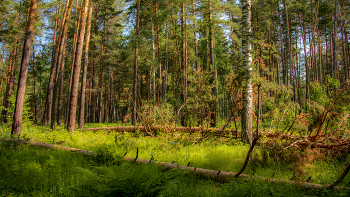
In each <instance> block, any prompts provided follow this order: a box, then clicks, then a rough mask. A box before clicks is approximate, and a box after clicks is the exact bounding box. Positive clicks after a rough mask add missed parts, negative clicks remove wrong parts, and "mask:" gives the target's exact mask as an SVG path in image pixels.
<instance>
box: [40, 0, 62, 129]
mask: <svg viewBox="0 0 350 197" xmlns="http://www.w3.org/2000/svg"><path fill="white" fill-rule="evenodd" d="M67 7H68V0H67V2H66V8H65V10H66V9H67ZM57 12H58V13H57V14H58V15H59V13H60V7H59V8H58V11H57ZM65 16H66V13H64V17H63V19H62V23H61V33H60V36H58V37H57V31H58V27H57V23H58V19H57V20H56V21H55V31H54V38H53V44H54V45H53V51H52V60H51V63H52V64H51V73H50V79H49V84H48V86H47V94H46V102H45V111H44V117H43V125H44V126H46V125H48V124H49V123H50V122H51V115H52V98H53V90H54V85H55V84H54V80H55V79H56V76H55V75H56V74H55V73H56V70H57V69H56V67H57V57H58V53H59V44H58V45H56V43H57V42H59V41H60V40H61V39H62V37H61V35H62V33H63V31H62V29H63V26H64V22H65ZM56 40H57V41H56Z"/></svg>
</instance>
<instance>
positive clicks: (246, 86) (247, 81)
mask: <svg viewBox="0 0 350 197" xmlns="http://www.w3.org/2000/svg"><path fill="white" fill-rule="evenodd" d="M242 6H243V7H242V14H243V15H242V25H243V38H242V53H243V54H242V55H243V65H242V66H243V110H242V118H241V120H242V121H241V125H242V135H241V140H242V142H245V143H249V144H252V141H253V111H254V110H253V97H254V95H253V87H252V71H253V68H252V66H251V64H252V52H251V51H252V46H251V43H250V37H251V0H243V1H242Z"/></svg>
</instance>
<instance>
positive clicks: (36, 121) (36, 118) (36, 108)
mask: <svg viewBox="0 0 350 197" xmlns="http://www.w3.org/2000/svg"><path fill="white" fill-rule="evenodd" d="M32 72H33V81H34V84H33V86H34V124H37V123H38V102H37V97H36V72H35V50H34V38H33V70H32Z"/></svg>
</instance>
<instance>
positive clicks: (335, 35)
mask: <svg viewBox="0 0 350 197" xmlns="http://www.w3.org/2000/svg"><path fill="white" fill-rule="evenodd" d="M333 24H334V26H333V67H332V78H335V77H336V70H337V51H336V45H337V0H335V2H334V20H333Z"/></svg>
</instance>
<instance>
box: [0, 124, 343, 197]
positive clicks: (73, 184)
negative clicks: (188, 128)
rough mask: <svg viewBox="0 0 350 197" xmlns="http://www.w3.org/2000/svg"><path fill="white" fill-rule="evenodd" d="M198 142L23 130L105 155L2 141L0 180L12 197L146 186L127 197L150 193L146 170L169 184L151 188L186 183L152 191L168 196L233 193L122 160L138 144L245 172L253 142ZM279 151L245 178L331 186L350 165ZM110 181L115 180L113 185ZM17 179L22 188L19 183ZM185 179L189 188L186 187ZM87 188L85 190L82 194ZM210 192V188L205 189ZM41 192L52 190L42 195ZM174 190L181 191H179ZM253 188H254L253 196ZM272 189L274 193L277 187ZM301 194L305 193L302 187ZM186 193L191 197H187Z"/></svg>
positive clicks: (184, 137) (147, 153) (178, 158)
mask: <svg viewBox="0 0 350 197" xmlns="http://www.w3.org/2000/svg"><path fill="white" fill-rule="evenodd" d="M91 126H92V125H91ZM0 137H9V128H7V127H3V128H2V129H1V132H0ZM196 137H198V136H196V135H189V134H180V133H177V134H176V133H173V134H162V133H158V135H157V137H155V138H151V137H147V136H144V135H143V134H142V133H124V134H121V133H108V132H107V131H98V132H91V131H76V132H75V133H72V134H69V133H68V132H66V131H65V130H63V129H60V128H58V129H56V130H54V131H51V130H50V129H48V128H46V127H31V128H30V129H27V130H25V131H23V132H22V136H21V138H24V139H27V140H32V141H41V142H45V143H55V144H60V145H64V146H69V147H75V148H80V149H85V150H92V151H95V152H99V153H100V154H99V155H98V156H97V157H96V158H88V157H83V156H81V155H78V154H71V153H66V152H62V151H50V150H41V149H38V148H28V147H27V146H18V147H17V146H15V145H9V144H7V145H6V143H5V142H2V144H5V145H1V146H2V150H1V160H4V161H2V162H1V165H2V166H1V169H2V170H3V172H2V173H3V174H2V175H3V176H2V175H0V177H4V178H1V184H0V185H2V188H1V190H2V191H6V192H5V193H6V195H9V194H10V193H11V192H12V191H14V194H15V193H16V194H17V193H18V191H19V193H23V194H24V193H28V192H29V193H32V194H33V195H34V196H37V194H36V193H35V192H39V190H40V191H41V190H43V191H46V192H48V193H47V194H49V193H51V192H52V191H55V192H54V193H55V195H56V194H57V195H58V196H59V195H61V196H65V195H67V194H68V193H72V192H73V193H74V192H77V194H79V195H80V194H81V195H82V194H84V192H87V194H92V195H95V194H96V195H97V194H101V195H105V196H108V195H109V194H108V192H112V191H109V189H106V191H105V189H104V186H101V185H106V187H107V186H108V185H110V186H108V187H113V188H114V189H116V191H114V192H119V189H118V187H119V186H118V187H117V185H123V184H124V182H128V181H126V179H128V180H129V181H130V182H137V184H136V185H138V186H136V185H134V186H133V188H134V187H136V188H138V189H136V190H137V191H131V193H127V194H126V195H127V196H133V195H134V194H135V193H132V192H140V191H141V190H142V192H141V193H144V191H143V189H142V187H146V186H144V184H148V183H147V181H146V179H145V180H142V179H141V178H140V177H139V176H138V174H140V170H141V171H144V172H147V171H149V170H150V171H149V173H150V174H154V175H157V174H158V175H159V177H158V178H155V179H156V180H162V179H165V180H163V181H160V182H157V183H149V184H156V185H158V186H159V187H160V188H163V187H165V186H164V184H168V182H169V181H170V179H171V180H172V181H173V179H174V177H177V178H175V179H176V180H177V181H178V184H176V183H175V184H174V185H172V186H171V187H170V186H166V187H165V188H166V189H164V188H163V189H155V190H154V191H153V190H152V192H156V193H157V192H158V190H159V191H162V192H161V193H162V194H167V195H169V196H173V195H175V194H176V195H178V196H179V195H180V196H181V195H182V194H181V193H182V192H180V193H179V192H175V191H178V190H180V191H186V192H190V194H189V195H192V196H196V193H193V192H194V191H196V189H191V187H194V188H198V191H202V190H203V189H204V186H202V185H203V184H204V185H206V184H209V185H210V188H216V189H213V191H211V190H209V191H206V192H208V195H209V194H210V195H212V194H215V195H216V193H217V192H220V195H218V196H221V195H224V193H222V192H224V191H225V192H226V190H228V188H231V186H230V187H228V188H226V185H227V184H223V185H221V184H217V183H213V182H210V181H205V180H201V179H198V178H195V177H187V176H184V175H183V174H181V173H179V172H178V171H177V172H173V171H171V172H167V173H168V174H167V173H166V174H163V173H160V172H158V171H157V169H156V167H144V166H142V165H141V166H137V165H133V164H127V163H123V164H121V162H120V159H121V158H122V157H123V156H124V154H125V153H126V156H129V157H135V156H136V147H138V148H139V158H144V159H150V158H151V157H152V156H153V157H154V158H155V160H157V161H164V162H172V161H175V162H176V163H177V164H180V165H187V164H189V165H190V166H193V167H200V168H206V169H213V170H223V171H226V170H230V171H233V172H237V171H238V170H239V169H240V168H241V166H242V164H243V162H244V158H245V155H246V153H247V150H248V148H249V147H248V146H247V145H243V144H242V143H241V142H239V141H238V140H234V139H231V140H225V139H223V138H221V139H218V138H211V139H208V140H205V141H203V142H201V143H193V142H194V141H195V140H196ZM4 146H5V148H4ZM6 146H7V148H6ZM11 146H12V147H11ZM278 150H280V149H278V147H270V149H262V147H257V148H256V149H255V151H254V153H253V157H252V159H251V162H250V163H249V165H248V167H247V169H246V171H245V172H244V173H245V174H250V175H255V176H263V177H274V178H278V179H291V178H292V179H294V180H301V181H305V180H306V179H307V178H308V177H309V176H311V180H310V181H311V182H313V183H320V184H330V183H332V182H333V181H334V180H336V179H337V177H339V175H340V174H341V173H342V171H343V169H344V167H345V165H346V163H347V162H348V160H349V159H348V157H347V156H343V157H338V158H325V157H322V158H315V155H317V154H315V153H313V152H312V151H311V150H309V151H305V152H303V153H300V154H294V156H293V154H291V152H288V151H285V152H281V151H278ZM299 152H300V151H299ZM10 153H11V154H10ZM300 155H304V157H303V158H301V157H300ZM142 168H147V169H142ZM4 169H5V170H4ZM152 170H155V171H156V172H153V171H152ZM51 171H52V172H51ZM125 171H127V172H130V173H131V172H133V173H135V174H134V175H127V176H126V174H125V173H124V172H125ZM16 173H18V175H19V177H17V178H16V176H15V178H14V179H12V178H11V176H13V175H16ZM159 173H160V174H159ZM131 174H132V173H131ZM150 174H148V175H145V177H149V176H150ZM124 176H126V177H124ZM128 176H130V177H128ZM113 177H114V178H115V177H119V178H121V179H122V177H124V178H123V181H121V182H118V181H116V180H113ZM136 177H137V178H136ZM179 177H180V178H179ZM31 179H34V180H37V182H36V181H34V182H32V181H30V180H31ZM133 179H135V180H133ZM168 179H169V181H168ZM9 180H11V181H10V182H12V184H7V183H9ZM22 180H23V181H22ZM26 180H27V182H26ZM108 180H113V181H112V182H108ZM138 180H140V181H138ZM349 181H350V178H349V177H346V178H345V180H344V181H343V182H342V184H341V185H346V184H347V183H348V182H349ZM16 182H20V183H19V184H15V183H16ZM175 182H176V181H175ZM183 182H187V183H186V184H185V185H183V184H182V183H183ZM122 183H123V184H122ZM113 184H114V185H113ZM115 184H117V185H115ZM231 184H233V183H231ZM235 184H238V186H237V187H241V186H240V185H241V184H243V185H244V184H246V185H245V186H242V187H248V188H249V187H252V188H255V187H253V186H251V185H254V184H262V186H261V187H263V188H264V187H265V183H264V184H263V183H262V182H260V181H257V180H254V181H250V182H249V183H247V182H245V181H243V182H241V181H239V182H235ZM269 184H270V183H269ZM95 185H97V186H95ZM130 185H132V184H131V183H128V184H126V185H125V187H126V186H130ZM211 185H213V186H211ZM270 185H273V184H270ZM158 186H157V187H158ZM82 187H83V188H84V189H82ZM120 187H122V186H120ZM123 187H124V186H123ZM139 187H141V188H139ZM152 187H153V186H152ZM154 187H156V186H154ZM202 187H203V189H201V188H202ZM205 187H207V186H205ZM208 187H209V186H208ZM232 187H234V186H232ZM271 187H272V186H271ZM273 187H277V188H279V187H281V186H279V185H276V186H273ZM286 187H287V186H286ZM289 187H291V186H289ZM33 188H45V189H39V190H37V189H33ZM86 188H90V189H86ZM174 188H176V189H174ZM225 188H226V189H225ZM173 189H174V190H173ZM138 190H140V191H138ZM218 190H220V191H218ZM259 190H260V189H259ZM283 190H286V189H283ZM147 191H148V190H147ZM171 191H173V192H174V193H173V194H171ZM235 191H236V190H235ZM237 191H241V192H243V193H244V192H245V190H244V189H240V190H238V189H237ZM248 191H249V190H247V191H246V192H248ZM268 191H270V189H269V190H268ZM268 191H264V192H267V193H268V194H267V195H274V193H273V192H272V193H271V191H270V193H269V192H268ZM274 191H275V190H274ZM276 191H277V193H276V194H278V193H279V192H278V191H279V190H278V189H277V190H276ZM298 191H299V190H298V189H297V191H293V192H294V193H296V194H297V193H298ZM33 192H34V193H33ZM186 192H185V193H186ZM191 192H192V193H191ZM249 192H251V191H249ZM299 192H302V190H301V191H299ZM185 193H184V194H183V196H186V195H185ZM233 193H234V191H230V192H228V194H233ZM45 195H46V194H45ZM45 195H44V196H45ZM149 195H151V196H154V195H153V194H147V195H146V196H149ZM159 195H160V193H159ZM203 195H204V194H203Z"/></svg>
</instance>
